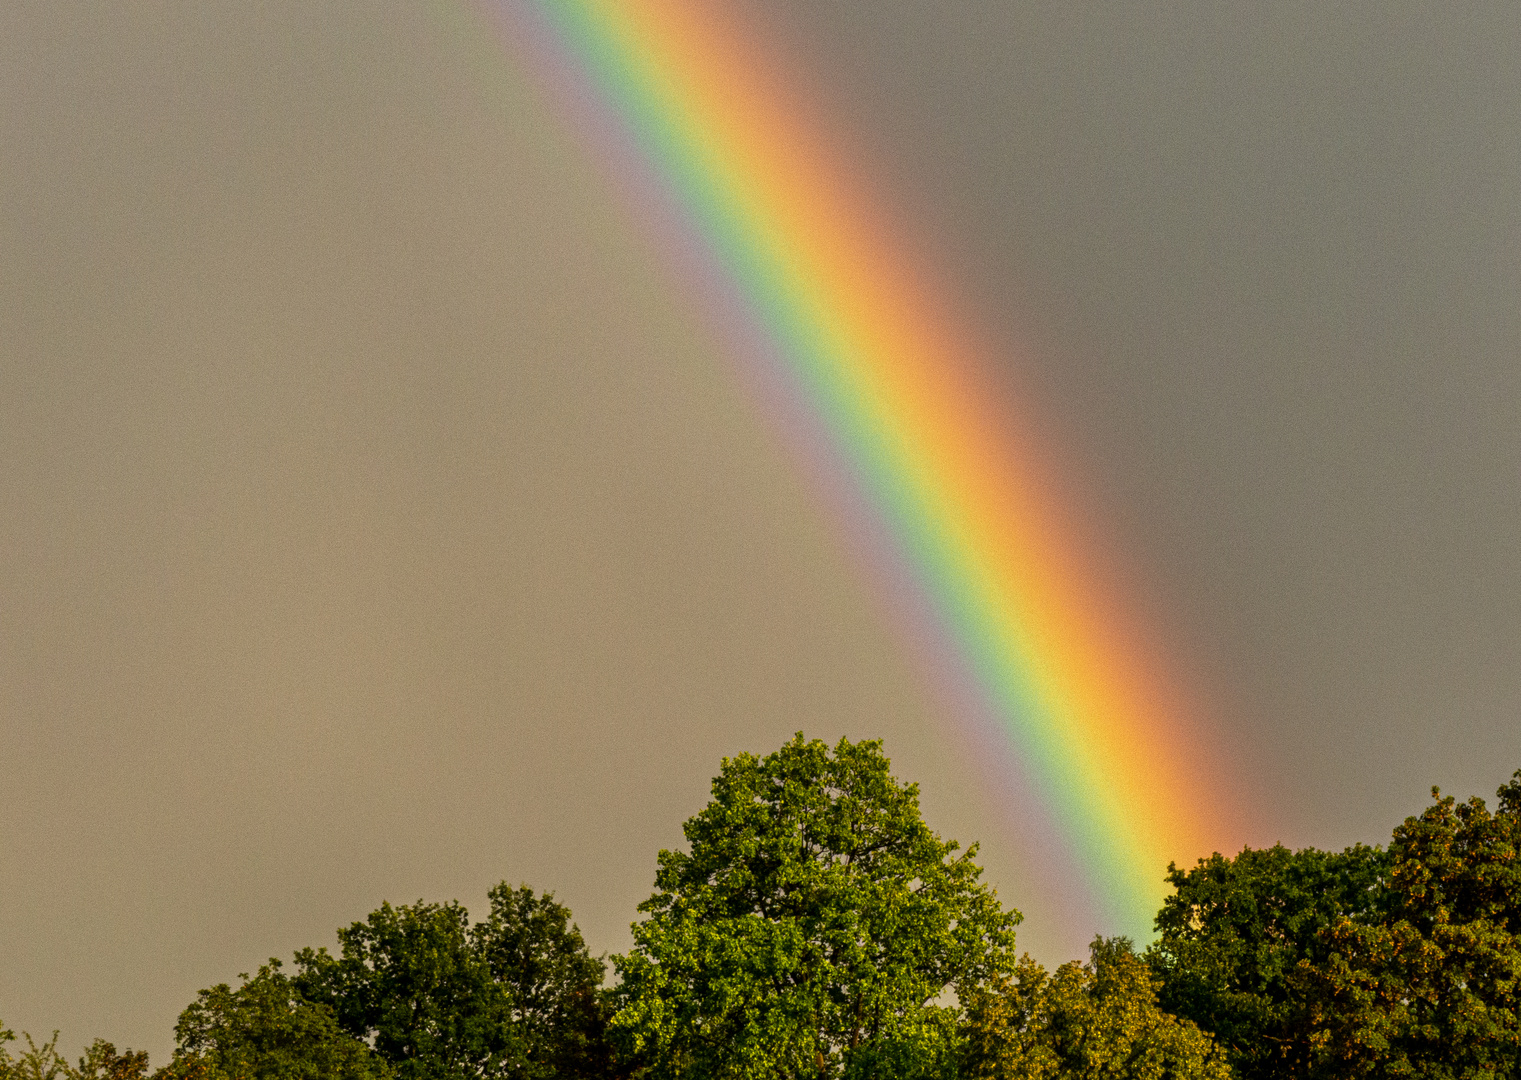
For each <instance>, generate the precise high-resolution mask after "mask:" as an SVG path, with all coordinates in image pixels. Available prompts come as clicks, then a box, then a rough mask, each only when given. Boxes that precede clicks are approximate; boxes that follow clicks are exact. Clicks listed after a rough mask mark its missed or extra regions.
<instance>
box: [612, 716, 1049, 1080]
mask: <svg viewBox="0 0 1521 1080" xmlns="http://www.w3.org/2000/svg"><path fill="white" fill-rule="evenodd" d="M684 831H685V834H686V839H687V842H688V845H689V846H690V852H680V851H662V852H661V853H660V856H659V869H658V872H657V875H656V879H655V887H656V892H655V894H654V895H653V896H651V897H650V899H648V900H646V901H645V902H644V903H643V904H641V905H640V907H639V910H640V911H641V912H643V913H644V915H645V918H644V919H643V920H642V921H641V922H639V923H636V924H635V926H634V949H633V951H631V952H630V953H629V954H628V955H626V956H622V957H617V958H615V959H614V964H615V966H616V968H617V971H618V974H619V975H620V976H621V979H622V983H621V985H620V987H619V991H618V993H619V998H618V1000H619V1002H620V1004H621V1008H620V1009H619V1010H618V1012H617V1013H616V1015H615V1016H614V1017H613V1020H612V1027H613V1029H614V1032H615V1034H616V1036H617V1037H618V1038H620V1039H621V1041H622V1044H623V1046H624V1047H625V1049H626V1051H627V1052H628V1053H630V1054H632V1055H636V1056H637V1057H638V1059H639V1060H640V1061H641V1062H642V1063H643V1064H644V1066H645V1067H646V1068H647V1069H648V1075H649V1076H651V1077H652V1078H656V1080H665V1078H671V1080H675V1078H678V1077H680V1078H682V1080H708V1078H715V1080H716V1078H731V1077H732V1078H740V1077H743V1078H746V1080H768V1078H773V1077H774V1078H784V1077H785V1078H803V1077H809V1078H822V1077H840V1076H869V1075H878V1076H881V1075H895V1076H902V1077H911V1076H914V1075H927V1074H929V1073H931V1072H932V1071H934V1070H936V1069H939V1068H943V1067H945V1066H947V1064H948V1063H949V1062H950V1060H951V1054H950V1051H951V1050H952V1049H953V1045H954V1038H955V1036H954V1023H953V1021H954V1019H955V1014H954V1010H953V1008H952V1007H951V1006H949V1005H945V1004H940V1003H939V1002H940V1001H941V1000H942V998H943V995H945V993H946V991H947V990H949V989H951V988H961V989H963V990H965V991H968V992H970V990H971V989H972V988H974V987H976V986H978V985H980V984H981V983H983V982H984V981H986V980H987V979H988V978H990V977H992V976H993V975H994V974H995V973H996V972H998V971H1000V970H1003V969H1005V968H1007V967H1009V966H1011V964H1012V961H1013V948H1014V926H1015V924H1016V923H1017V922H1018V921H1019V915H1018V913H1017V912H1012V911H1005V910H1004V909H1003V908H1002V907H1001V906H1000V905H999V903H998V900H997V897H996V895H995V894H994V892H993V891H992V890H991V889H989V888H988V887H987V886H985V885H983V884H982V883H981V882H980V881H979V880H978V879H979V877H980V875H981V872H982V871H981V869H980V868H979V867H978V866H977V865H976V864H975V863H974V862H973V856H974V855H975V853H976V848H975V846H974V847H973V848H972V849H970V850H968V851H967V852H966V853H964V854H961V855H957V854H956V852H957V851H958V845H957V844H956V843H955V842H954V841H944V840H941V839H940V837H938V836H937V835H936V834H935V833H934V832H932V831H931V830H930V829H929V827H928V826H927V825H925V823H924V822H923V820H922V819H921V817H920V812H919V798H918V788H917V787H916V786H915V785H904V784H900V783H899V782H898V781H897V780H896V779H894V777H893V776H892V775H891V772H890V767H889V763H888V760H887V758H886V757H885V756H884V755H883V753H882V747H881V744H880V743H879V742H860V743H851V742H850V741H849V740H846V739H841V740H840V742H839V744H838V745H837V746H835V747H834V749H833V750H832V751H831V749H830V748H829V747H828V746H827V745H826V744H825V743H823V742H821V741H818V740H813V741H805V740H804V738H803V736H802V735H801V734H799V735H798V736H797V737H796V738H794V739H793V740H792V741H791V742H789V743H787V744H786V745H785V746H783V747H782V748H781V749H780V750H778V751H777V752H775V753H773V754H770V755H768V756H767V757H764V758H757V757H755V756H754V755H751V754H742V755H740V756H738V757H736V758H732V759H725V761H724V762H723V765H722V767H721V769H720V772H719V775H718V777H717V778H716V779H715V780H714V781H713V787H712V800H711V801H710V802H709V804H708V806H707V807H706V808H705V809H704V810H703V811H702V812H701V813H699V814H698V815H697V816H696V817H694V818H692V819H691V820H689V821H688V822H687V823H686V825H685V827H684Z"/></svg>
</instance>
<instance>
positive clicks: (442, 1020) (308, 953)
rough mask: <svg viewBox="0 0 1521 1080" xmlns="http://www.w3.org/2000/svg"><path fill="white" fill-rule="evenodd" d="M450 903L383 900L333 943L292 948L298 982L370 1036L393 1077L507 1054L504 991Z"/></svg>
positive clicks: (433, 1078)
mask: <svg viewBox="0 0 1521 1080" xmlns="http://www.w3.org/2000/svg"><path fill="white" fill-rule="evenodd" d="M469 923H470V919H469V914H468V913H467V912H466V911H465V909H464V908H463V907H462V906H461V905H460V904H459V903H457V902H453V903H448V904H427V903H423V902H422V901H420V900H419V901H418V902H417V903H416V904H413V905H405V904H404V905H402V906H400V907H392V906H391V905H390V904H388V903H387V904H382V905H381V907H380V909H379V910H377V911H372V912H371V913H370V915H369V916H368V918H367V919H366V920H365V921H364V922H356V923H354V924H352V925H351V926H349V927H348V928H347V929H342V930H339V931H338V941H339V944H340V946H341V949H342V955H341V956H340V957H337V958H335V957H333V956H331V955H329V954H328V951H327V950H326V949H318V950H315V951H313V950H312V949H303V950H301V951H300V952H298V953H297V954H296V965H297V967H298V969H299V970H298V974H297V975H296V978H295V980H294V981H295V984H296V987H297V989H299V990H300V992H301V993H302V995H303V996H305V997H306V998H307V999H309V1000H311V1001H315V1002H320V1003H321V1004H324V1005H327V1006H329V1007H330V1008H332V1010H333V1012H334V1014H335V1015H336V1016H337V1018H338V1022H339V1023H340V1024H341V1025H342V1026H343V1027H344V1028H345V1029H346V1030H347V1031H349V1032H350V1033H351V1034H353V1035H355V1036H357V1037H359V1038H361V1039H365V1040H369V1039H373V1040H374V1047H375V1050H376V1052H378V1053H379V1054H380V1056H381V1057H382V1058H384V1059H385V1060H386V1061H388V1062H390V1063H391V1064H392V1065H394V1066H395V1069H396V1075H397V1077H398V1078H399V1080H463V1078H469V1077H485V1076H495V1075H497V1073H498V1071H499V1070H500V1068H501V1066H502V1065H503V1064H504V1062H506V1061H509V1060H512V1059H514V1058H515V1057H516V1056H517V1054H518V1048H517V1047H516V1046H514V1045H513V1040H512V1029H511V1016H510V1010H509V1004H508V1001H507V998H506V995H505V994H504V993H503V992H502V990H501V988H500V987H499V986H498V985H497V984H496V982H495V981H494V980H493V979H492V977H491V970H490V967H489V966H488V965H487V964H486V962H485V961H484V960H483V959H482V958H481V957H480V956H479V955H478V954H477V953H476V951H475V950H474V949H473V948H472V947H471V943H470V936H469Z"/></svg>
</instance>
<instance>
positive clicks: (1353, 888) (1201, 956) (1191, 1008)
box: [1147, 845, 1388, 1080]
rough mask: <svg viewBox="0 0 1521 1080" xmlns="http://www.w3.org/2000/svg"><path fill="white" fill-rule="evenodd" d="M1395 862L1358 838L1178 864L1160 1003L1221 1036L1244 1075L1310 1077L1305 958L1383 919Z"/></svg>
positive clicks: (1160, 922) (1159, 947) (1163, 948)
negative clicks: (1302, 978) (1329, 935)
mask: <svg viewBox="0 0 1521 1080" xmlns="http://www.w3.org/2000/svg"><path fill="white" fill-rule="evenodd" d="M1387 864H1388V856H1387V855H1386V854H1385V853H1384V852H1382V851H1380V850H1379V849H1377V848H1370V847H1364V846H1362V845H1358V846H1356V847H1352V848H1348V849H1347V850H1346V851H1343V852H1326V851H1317V850H1315V849H1314V848H1307V849H1305V850H1302V851H1290V850H1289V849H1287V848H1285V847H1282V846H1275V847H1271V848H1266V849H1262V850H1254V849H1252V848H1246V849H1244V850H1243V851H1242V852H1241V853H1240V854H1239V855H1237V856H1236V857H1235V858H1226V857H1224V856H1221V855H1219V854H1215V855H1213V856H1211V857H1210V858H1208V859H1200V860H1199V863H1198V865H1197V866H1194V867H1193V868H1191V869H1189V870H1186V871H1185V870H1180V869H1179V868H1178V867H1177V866H1176V865H1172V866H1169V867H1168V875H1167V880H1168V881H1169V882H1170V883H1171V884H1172V886H1173V887H1174V892H1173V894H1172V895H1171V896H1169V897H1168V898H1167V900H1166V901H1165V902H1164V904H1163V906H1162V910H1161V911H1160V912H1159V913H1158V915H1157V919H1156V927H1157V931H1158V939H1157V941H1156V943H1155V944H1154V945H1153V946H1152V947H1151V948H1150V949H1149V950H1148V951H1147V959H1148V961H1149V962H1150V964H1151V967H1152V971H1153V973H1154V974H1155V975H1156V976H1157V978H1158V980H1159V985H1160V995H1159V1000H1160V1004H1161V1007H1162V1008H1163V1009H1164V1010H1166V1011H1167V1012H1170V1013H1175V1014H1177V1015H1178V1016H1181V1017H1184V1018H1186V1019H1189V1020H1192V1021H1193V1022H1195V1023H1196V1024H1198V1025H1199V1026H1200V1027H1201V1028H1203V1029H1204V1030H1205V1031H1208V1032H1211V1033H1212V1034H1213V1035H1214V1036H1215V1038H1216V1039H1217V1040H1218V1041H1219V1043H1220V1044H1221V1045H1222V1046H1223V1047H1224V1048H1225V1050H1226V1052H1227V1053H1228V1054H1229V1056H1230V1061H1231V1065H1232V1068H1233V1069H1234V1070H1235V1072H1236V1073H1237V1074H1238V1075H1239V1076H1241V1077H1243V1078H1244V1080H1272V1078H1276V1077H1283V1076H1302V1075H1304V1074H1305V1073H1306V1072H1307V1071H1308V1070H1309V1068H1310V1064H1311V1060H1312V1058H1313V1057H1314V1056H1315V1054H1314V1050H1313V1047H1312V1045H1311V1042H1310V1015H1309V1011H1308V1005H1307V1001H1306V998H1305V996H1304V992H1303V989H1302V987H1301V986H1300V985H1299V984H1298V982H1297V981H1296V980H1297V979H1298V975H1297V973H1298V971H1299V969H1300V965H1301V964H1303V963H1306V962H1308V963H1318V962H1320V961H1321V960H1323V959H1324V958H1325V957H1326V956H1327V955H1328V954H1329V952H1330V949H1329V947H1328V946H1327V945H1326V944H1325V943H1324V942H1323V941H1322V939H1321V937H1320V935H1321V932H1322V931H1324V930H1325V929H1326V928H1328V927H1330V926H1332V925H1334V924H1335V923H1337V922H1338V921H1340V920H1349V921H1353V922H1357V923H1360V924H1367V923H1370V922H1373V921H1376V920H1377V919H1378V918H1380V917H1381V912H1382V907H1383V905H1384V904H1385V903H1386V900H1385V897H1384V891H1383V884H1382V882H1383V876H1384V874H1385V872H1386V869H1387Z"/></svg>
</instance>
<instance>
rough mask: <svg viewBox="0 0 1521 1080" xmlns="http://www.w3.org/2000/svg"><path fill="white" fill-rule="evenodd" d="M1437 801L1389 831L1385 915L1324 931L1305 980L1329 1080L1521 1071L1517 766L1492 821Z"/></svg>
mask: <svg viewBox="0 0 1521 1080" xmlns="http://www.w3.org/2000/svg"><path fill="white" fill-rule="evenodd" d="M1431 794H1432V799H1433V803H1432V805H1431V806H1430V807H1428V808H1427V809H1426V811H1425V812H1424V813H1422V814H1421V815H1420V816H1419V817H1411V818H1407V819H1406V820H1405V822H1404V824H1402V825H1400V826H1399V828H1397V829H1395V831H1394V839H1393V841H1392V843H1390V845H1389V866H1388V871H1387V874H1386V876H1385V883H1384V888H1385V890H1386V893H1387V901H1386V903H1387V908H1388V910H1387V914H1386V915H1385V916H1384V917H1383V918H1382V919H1380V920H1378V921H1377V922H1374V923H1371V924H1370V923H1367V922H1360V921H1354V920H1352V919H1348V918H1343V919H1341V920H1339V921H1338V922H1337V923H1336V924H1335V925H1333V926H1331V927H1329V928H1328V929H1326V930H1325V931H1323V932H1322V938H1323V940H1324V942H1325V943H1326V945H1327V947H1328V950H1329V956H1328V958H1327V960H1326V961H1325V962H1324V963H1323V964H1321V965H1317V966H1315V967H1311V968H1308V969H1307V970H1306V972H1305V975H1306V982H1307V984H1308V990H1309V996H1310V1000H1311V1007H1312V1009H1313V1028H1314V1034H1313V1039H1314V1042H1315V1047H1316V1050H1317V1051H1318V1052H1319V1056H1320V1059H1321V1065H1322V1071H1323V1072H1325V1073H1327V1074H1328V1075H1335V1076H1338V1077H1370V1076H1376V1077H1390V1078H1394V1077H1401V1078H1405V1077H1409V1078H1422V1080H1427V1078H1429V1080H1508V1078H1513V1077H1517V1076H1521V858H1518V856H1521V772H1517V773H1516V775H1515V777H1514V778H1513V779H1512V780H1511V782H1510V783H1509V784H1507V785H1506V786H1504V787H1502V788H1500V790H1499V792H1498V796H1499V807H1498V808H1497V811H1496V812H1494V813H1491V812H1490V811H1489V809H1488V808H1487V807H1486V806H1485V804H1484V800H1483V799H1479V798H1473V799H1470V800H1469V801H1468V802H1466V803H1459V802H1457V801H1456V800H1455V799H1453V798H1452V797H1450V796H1448V797H1443V796H1442V794H1441V792H1440V791H1438V790H1437V789H1436V788H1433V789H1432V792H1431Z"/></svg>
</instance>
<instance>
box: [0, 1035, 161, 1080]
mask: <svg viewBox="0 0 1521 1080" xmlns="http://www.w3.org/2000/svg"><path fill="white" fill-rule="evenodd" d="M22 1037H23V1038H25V1039H26V1045H27V1052H26V1053H24V1054H22V1055H21V1056H20V1057H15V1058H13V1057H11V1055H10V1053H9V1052H8V1051H7V1050H6V1049H5V1044H6V1043H8V1042H15V1041H16V1033H15V1032H14V1031H11V1030H10V1029H9V1028H7V1027H5V1026H4V1025H3V1024H0V1080H144V1078H145V1077H146V1076H147V1074H148V1055H147V1054H146V1053H145V1052H142V1051H138V1052H135V1053H134V1052H133V1051H131V1050H128V1051H127V1052H126V1053H124V1054H118V1053H117V1052H116V1047H114V1046H112V1045H111V1044H110V1043H108V1042H106V1041H105V1040H104V1039H96V1040H95V1041H94V1042H93V1043H91V1044H90V1047H89V1049H87V1050H86V1051H85V1053H84V1056H83V1057H81V1058H80V1059H79V1067H78V1068H77V1069H76V1068H71V1067H70V1065H69V1063H68V1060H67V1059H66V1058H65V1057H64V1056H63V1055H62V1054H60V1053H59V1052H58V1032H56V1031H55V1032H53V1037H52V1038H51V1039H49V1040H48V1041H47V1042H45V1043H43V1044H42V1045H41V1046H38V1045H37V1044H36V1043H35V1042H34V1041H33V1040H32V1037H31V1035H29V1034H27V1033H25V1032H23V1033H22Z"/></svg>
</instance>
